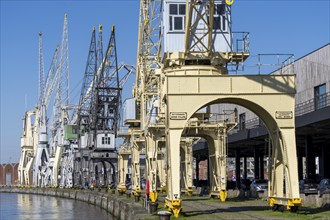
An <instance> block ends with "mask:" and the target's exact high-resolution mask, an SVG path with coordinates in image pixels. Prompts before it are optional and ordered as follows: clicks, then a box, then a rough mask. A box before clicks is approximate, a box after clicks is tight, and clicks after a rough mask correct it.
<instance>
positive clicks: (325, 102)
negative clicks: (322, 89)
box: [295, 92, 330, 116]
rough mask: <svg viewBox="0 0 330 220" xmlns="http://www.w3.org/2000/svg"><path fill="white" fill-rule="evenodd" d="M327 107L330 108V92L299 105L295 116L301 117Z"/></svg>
mask: <svg viewBox="0 0 330 220" xmlns="http://www.w3.org/2000/svg"><path fill="white" fill-rule="evenodd" d="M327 106H330V92H328V93H324V94H322V95H320V96H318V97H317V98H313V99H310V100H308V101H306V102H302V103H299V104H297V105H296V107H295V114H296V116H301V115H304V114H307V113H310V112H313V111H315V110H318V109H321V108H324V107H327Z"/></svg>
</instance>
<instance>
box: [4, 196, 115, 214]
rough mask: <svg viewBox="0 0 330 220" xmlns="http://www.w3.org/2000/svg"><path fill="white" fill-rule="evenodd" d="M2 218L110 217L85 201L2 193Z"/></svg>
mask: <svg viewBox="0 0 330 220" xmlns="http://www.w3.org/2000/svg"><path fill="white" fill-rule="evenodd" d="M0 219H1V220H5V219H6V220H7V219H8V220H16V219H19V220H20V219H29V220H30V219H56V220H62V219H95V220H101V219H110V220H114V218H113V217H112V216H111V214H109V213H108V212H106V211H105V210H103V209H101V208H99V207H97V206H94V205H90V204H88V203H85V202H81V201H75V200H71V199H63V198H57V197H51V196H41V195H30V194H14V193H0Z"/></svg>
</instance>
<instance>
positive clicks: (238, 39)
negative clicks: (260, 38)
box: [232, 31, 250, 53]
mask: <svg viewBox="0 0 330 220" xmlns="http://www.w3.org/2000/svg"><path fill="white" fill-rule="evenodd" d="M232 34H233V42H234V43H233V44H232V51H233V52H240V53H242V52H243V53H249V52H250V32H236V31H234V32H232Z"/></svg>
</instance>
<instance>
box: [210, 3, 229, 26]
mask: <svg viewBox="0 0 330 220" xmlns="http://www.w3.org/2000/svg"><path fill="white" fill-rule="evenodd" d="M213 29H214V30H221V31H224V32H226V31H227V23H226V6H225V5H224V4H215V5H214V16H213Z"/></svg>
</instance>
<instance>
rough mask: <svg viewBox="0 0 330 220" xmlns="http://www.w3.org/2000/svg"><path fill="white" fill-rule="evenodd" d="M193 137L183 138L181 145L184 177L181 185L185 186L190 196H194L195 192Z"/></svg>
mask: <svg viewBox="0 0 330 220" xmlns="http://www.w3.org/2000/svg"><path fill="white" fill-rule="evenodd" d="M192 146H193V139H192V138H182V139H181V142H180V147H181V149H182V153H181V158H182V159H181V169H182V178H181V185H182V186H183V187H184V188H185V190H186V193H187V195H188V196H192V193H193V149H192Z"/></svg>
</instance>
